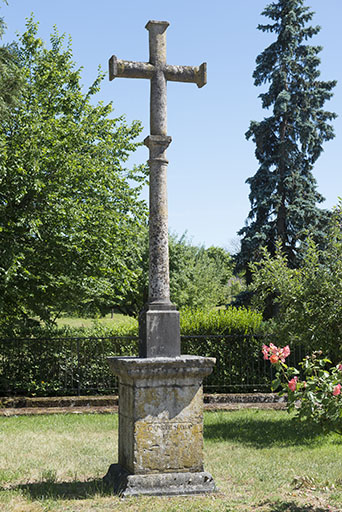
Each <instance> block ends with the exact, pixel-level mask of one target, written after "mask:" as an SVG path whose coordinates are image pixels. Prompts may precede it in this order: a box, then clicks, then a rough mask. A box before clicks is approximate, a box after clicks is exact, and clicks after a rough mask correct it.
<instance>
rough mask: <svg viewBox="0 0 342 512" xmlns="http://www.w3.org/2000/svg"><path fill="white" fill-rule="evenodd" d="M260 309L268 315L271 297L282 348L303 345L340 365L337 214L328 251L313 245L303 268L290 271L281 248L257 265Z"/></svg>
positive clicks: (341, 271)
mask: <svg viewBox="0 0 342 512" xmlns="http://www.w3.org/2000/svg"><path fill="white" fill-rule="evenodd" d="M251 272H252V275H253V284H252V286H251V289H252V290H253V291H254V292H255V296H254V305H255V306H256V307H257V308H259V309H260V310H261V311H265V309H266V308H267V305H268V303H269V297H270V296H271V297H272V298H273V300H274V302H275V304H276V309H277V315H276V317H275V319H274V331H275V332H277V339H278V340H279V342H280V343H283V344H287V343H289V342H291V343H296V344H298V343H299V344H302V345H303V346H304V347H305V349H306V350H307V351H313V350H319V349H322V350H323V351H324V352H325V353H328V354H329V357H331V358H332V359H333V360H334V361H335V362H336V361H338V360H339V359H340V358H341V357H342V326H341V316H342V232H341V210H340V209H337V210H336V212H335V215H334V222H333V225H332V227H331V229H330V232H329V235H328V242H327V247H326V249H325V251H322V250H320V249H319V248H318V247H317V245H316V244H315V243H314V242H313V240H312V239H311V238H309V239H308V240H307V243H306V247H305V252H304V255H303V262H302V266H301V268H299V269H290V268H288V259H287V256H286V255H285V254H284V253H283V252H282V248H281V246H280V244H278V247H277V251H276V255H275V256H274V257H271V256H270V254H269V253H267V251H266V250H265V251H264V253H263V259H262V261H261V262H259V263H255V264H253V265H251Z"/></svg>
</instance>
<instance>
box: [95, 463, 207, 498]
mask: <svg viewBox="0 0 342 512" xmlns="http://www.w3.org/2000/svg"><path fill="white" fill-rule="evenodd" d="M104 480H105V482H106V483H107V484H108V485H110V486H111V487H112V488H113V489H114V492H115V493H116V494H119V495H120V496H124V497H128V496H141V495H145V496H146V495H152V496H175V495H178V496H179V495H187V494H205V493H210V492H214V491H215V490H216V488H215V482H214V480H213V477H212V476H211V475H210V473H207V472H206V471H202V472H198V473H190V472H188V473H187V472H185V473H158V474H150V475H131V474H129V473H127V471H124V470H123V469H122V467H120V466H119V465H118V464H112V465H111V466H110V468H109V470H108V473H107V475H106V476H105V477H104Z"/></svg>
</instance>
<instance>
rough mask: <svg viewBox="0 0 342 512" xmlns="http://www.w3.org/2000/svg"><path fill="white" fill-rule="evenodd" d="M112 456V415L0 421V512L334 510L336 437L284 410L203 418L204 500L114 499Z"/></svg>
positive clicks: (338, 462)
mask: <svg viewBox="0 0 342 512" xmlns="http://www.w3.org/2000/svg"><path fill="white" fill-rule="evenodd" d="M116 461H117V415H97V414H94V415H76V414H74V415H72V414H70V415H55V416H40V417H39V416H33V417H24V416H21V417H9V418H0V510H1V511H2V512H47V511H60V512H62V511H63V512H71V511H72V512H85V511H97V512H106V511H115V512H116V511H118V512H123V511H125V512H126V511H128V512H131V511H132V512H133V511H134V512H136V511H139V512H140V511H146V512H147V511H148V512H155V511H158V512H164V511H165V512H176V511H179V512H183V511H185V512H187V511H191V512H211V511H222V512H255V511H256V512H328V511H329V512H332V511H334V512H335V511H342V439H341V438H340V437H339V436H337V435H335V434H333V435H330V436H321V435H319V434H317V433H315V432H314V431H312V430H310V429H308V428H306V427H305V426H304V425H303V426H296V425H295V424H294V423H293V422H292V421H291V418H290V417H289V415H288V414H287V413H286V412H284V411H255V410H244V411H232V412H215V413H214V412H211V413H206V414H205V469H207V470H208V471H209V472H211V473H212V475H213V476H214V478H215V481H216V484H217V486H218V488H219V490H218V492H216V493H215V494H213V495H208V496H195V497H173V498H156V497H141V498H129V499H120V498H118V497H116V496H112V495H111V494H110V492H109V491H108V489H106V488H104V487H103V486H102V483H101V478H102V476H103V475H104V474H105V473H106V471H107V469H108V466H109V465H110V464H111V463H113V462H116Z"/></svg>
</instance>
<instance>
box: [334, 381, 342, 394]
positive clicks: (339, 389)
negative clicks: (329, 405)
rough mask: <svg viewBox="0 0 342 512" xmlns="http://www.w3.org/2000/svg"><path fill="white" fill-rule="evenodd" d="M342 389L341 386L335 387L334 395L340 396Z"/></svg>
mask: <svg viewBox="0 0 342 512" xmlns="http://www.w3.org/2000/svg"><path fill="white" fill-rule="evenodd" d="M341 388H342V386H341V384H337V386H335V387H334V389H333V395H334V396H338V395H339V394H340V393H341Z"/></svg>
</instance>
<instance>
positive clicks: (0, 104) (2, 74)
mask: <svg viewBox="0 0 342 512" xmlns="http://www.w3.org/2000/svg"><path fill="white" fill-rule="evenodd" d="M5 28H6V25H5V22H4V19H3V18H1V17H0V40H1V39H2V36H3V34H4V31H5ZM22 86H23V78H22V75H21V72H20V67H19V66H18V59H17V53H16V46H15V45H14V44H10V45H0V119H3V118H4V117H5V116H7V115H8V111H9V109H10V108H12V107H14V106H15V105H16V103H17V100H18V96H19V93H20V89H21V87H22Z"/></svg>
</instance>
